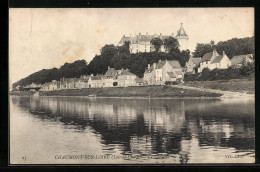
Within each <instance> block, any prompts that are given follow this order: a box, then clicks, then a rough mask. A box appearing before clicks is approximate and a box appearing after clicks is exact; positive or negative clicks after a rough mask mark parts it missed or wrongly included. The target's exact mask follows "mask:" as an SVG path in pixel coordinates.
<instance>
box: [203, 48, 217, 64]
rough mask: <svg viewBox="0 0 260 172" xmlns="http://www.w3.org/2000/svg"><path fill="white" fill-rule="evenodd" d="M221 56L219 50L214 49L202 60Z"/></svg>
mask: <svg viewBox="0 0 260 172" xmlns="http://www.w3.org/2000/svg"><path fill="white" fill-rule="evenodd" d="M217 56H219V54H218V52H217V51H216V49H214V50H213V51H212V52H210V53H206V54H205V55H204V56H203V57H202V59H201V62H205V61H211V60H212V59H213V58H214V57H217Z"/></svg>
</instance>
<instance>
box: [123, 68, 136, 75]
mask: <svg viewBox="0 0 260 172" xmlns="http://www.w3.org/2000/svg"><path fill="white" fill-rule="evenodd" d="M120 75H135V74H133V73H131V72H129V70H125V69H121V74H120Z"/></svg>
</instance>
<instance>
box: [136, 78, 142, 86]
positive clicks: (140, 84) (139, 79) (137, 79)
mask: <svg viewBox="0 0 260 172" xmlns="http://www.w3.org/2000/svg"><path fill="white" fill-rule="evenodd" d="M135 83H136V86H144V79H143V78H139V77H138V76H136V78H135Z"/></svg>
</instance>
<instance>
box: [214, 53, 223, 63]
mask: <svg viewBox="0 0 260 172" xmlns="http://www.w3.org/2000/svg"><path fill="white" fill-rule="evenodd" d="M222 59H223V56H221V55H220V56H217V57H215V59H214V60H213V61H212V62H211V64H213V63H219V62H220V61H221V60H222Z"/></svg>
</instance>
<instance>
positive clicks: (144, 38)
mask: <svg viewBox="0 0 260 172" xmlns="http://www.w3.org/2000/svg"><path fill="white" fill-rule="evenodd" d="M170 36H172V37H174V34H173V33H172V35H162V34H161V33H160V35H158V34H154V35H148V33H146V34H145V35H142V34H141V33H139V34H138V35H135V36H131V35H130V36H129V37H127V36H125V35H124V36H123V37H122V38H121V40H120V41H119V43H118V46H122V45H123V44H124V43H125V42H126V41H129V42H130V52H131V53H138V52H152V51H155V49H154V47H153V45H151V43H150V41H151V40H152V39H153V38H160V39H161V40H162V41H163V40H164V39H165V38H168V37H170ZM175 38H176V39H177V40H178V41H179V44H180V50H186V49H188V40H189V36H188V35H187V34H186V32H185V30H184V28H183V24H182V23H181V26H180V29H179V30H178V31H177V35H176V36H175ZM160 51H161V52H165V47H164V46H162V47H161V49H160Z"/></svg>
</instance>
